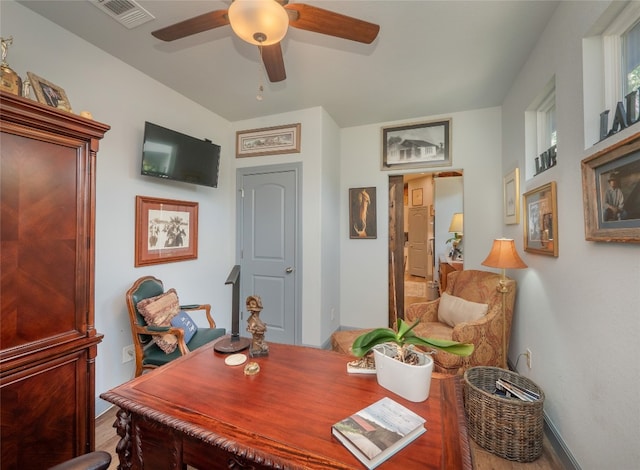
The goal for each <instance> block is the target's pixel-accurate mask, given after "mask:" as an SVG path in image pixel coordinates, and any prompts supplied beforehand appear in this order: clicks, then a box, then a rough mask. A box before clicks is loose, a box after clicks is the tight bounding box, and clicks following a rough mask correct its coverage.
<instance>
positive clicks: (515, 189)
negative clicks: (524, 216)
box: [503, 168, 520, 225]
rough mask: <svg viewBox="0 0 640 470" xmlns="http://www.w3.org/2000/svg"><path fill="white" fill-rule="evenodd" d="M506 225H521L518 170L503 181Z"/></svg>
mask: <svg viewBox="0 0 640 470" xmlns="http://www.w3.org/2000/svg"><path fill="white" fill-rule="evenodd" d="M503 193H504V204H503V206H504V209H503V210H504V217H503V218H504V223H505V224H506V225H513V224H519V223H520V170H519V169H518V168H516V169H515V170H513V171H512V172H510V173H509V174H507V175H506V176H505V177H504V179H503Z"/></svg>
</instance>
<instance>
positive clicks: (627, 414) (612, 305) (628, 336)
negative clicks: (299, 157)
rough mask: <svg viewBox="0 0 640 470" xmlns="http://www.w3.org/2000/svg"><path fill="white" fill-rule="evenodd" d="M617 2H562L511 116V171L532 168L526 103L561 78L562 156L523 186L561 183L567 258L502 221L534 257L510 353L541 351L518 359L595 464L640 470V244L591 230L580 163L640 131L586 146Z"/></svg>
mask: <svg viewBox="0 0 640 470" xmlns="http://www.w3.org/2000/svg"><path fill="white" fill-rule="evenodd" d="M608 3H609V2H561V3H560V6H559V7H558V10H557V11H556V13H555V15H554V17H553V18H552V20H551V22H550V24H549V25H548V27H547V30H546V31H545V32H544V34H543V35H542V37H541V39H540V42H539V44H538V46H537V47H536V49H535V50H534V52H533V53H532V54H531V56H530V57H529V60H528V61H527V63H526V65H525V67H524V68H523V69H522V71H521V73H520V75H519V77H518V79H517V80H516V82H515V83H514V85H513V87H512V88H511V90H510V92H509V94H508V96H507V99H506V100H505V102H504V105H503V116H502V128H503V136H504V139H503V151H502V155H503V162H502V163H503V169H504V170H503V173H506V172H508V171H510V170H512V169H513V168H515V167H516V166H517V167H519V168H521V169H522V168H524V167H525V161H524V147H525V137H524V129H525V125H524V115H525V109H526V108H527V106H528V105H529V104H530V103H531V102H532V101H533V99H534V98H535V97H536V96H537V94H538V93H539V92H540V91H541V90H542V88H543V87H544V86H545V85H546V84H547V83H548V81H549V80H550V79H551V77H553V76H554V75H555V77H556V111H557V129H558V164H557V166H556V167H554V168H552V169H550V170H547V171H545V172H544V173H542V174H540V175H538V176H536V177H533V178H532V179H531V180H530V181H524V177H523V181H521V192H525V191H527V190H530V189H533V188H535V187H538V186H541V185H543V184H545V183H547V182H549V181H556V182H557V185H558V229H559V230H558V232H559V256H558V258H553V257H547V256H541V255H536V254H529V253H524V252H523V251H522V225H521V224H518V225H509V226H504V229H505V234H506V235H508V236H510V237H512V238H515V239H516V242H517V244H518V247H519V251H520V254H521V256H522V258H523V259H524V261H525V262H526V263H527V264H528V265H529V268H528V269H525V270H518V271H511V272H509V273H508V274H509V275H510V276H512V277H515V278H517V280H518V283H519V284H518V296H517V305H516V313H515V318H514V331H513V335H512V338H511V339H512V343H511V348H510V352H511V353H510V359H511V361H512V362H515V360H516V358H517V355H518V354H519V353H521V352H523V351H524V350H525V348H530V349H531V350H532V352H533V368H532V369H531V370H530V371H529V370H528V369H527V367H526V366H524V365H523V361H520V366H519V367H518V370H519V371H520V372H521V373H523V374H525V375H528V376H529V377H531V379H532V380H534V381H535V382H536V383H537V384H538V385H539V386H540V387H541V388H542V389H543V390H544V392H545V394H546V401H545V413H546V414H547V416H548V418H549V420H550V421H551V422H552V424H553V426H554V427H555V428H557V431H558V433H559V435H560V436H561V438H562V440H563V441H564V443H565V444H566V445H567V447H568V448H569V449H570V451H571V453H572V454H573V456H574V457H575V459H576V461H577V463H578V464H579V465H580V466H581V467H582V468H585V469H591V468H594V469H595V468H620V469H629V468H637V465H638V461H639V460H640V447H639V446H638V444H637V435H638V430H640V401H639V400H638V397H637V392H638V390H639V389H640V366H639V365H638V361H637V357H638V355H640V342H639V341H638V336H639V333H640V307H639V306H640V252H639V251H638V246H637V245H630V244H621V243H612V244H607V243H595V242H588V241H585V238H584V222H583V220H584V219H583V205H582V189H581V171H580V161H581V160H582V159H583V158H585V157H587V156H589V155H591V154H592V153H594V152H596V151H597V150H599V149H601V148H605V147H606V146H609V145H611V144H613V143H614V142H617V141H619V140H620V139H622V138H624V137H626V136H629V135H631V132H630V131H631V130H633V131H635V132H638V131H639V130H640V127H639V125H638V124H636V125H635V126H634V127H635V129H633V128H632V129H628V130H627V131H625V132H623V133H621V134H620V135H618V136H614V137H611V138H609V139H607V141H605V142H603V143H602V144H599V145H597V146H594V147H592V148H586V149H585V146H584V142H585V141H587V142H594V139H593V137H591V138H588V139H586V140H585V134H591V135H592V136H593V135H594V134H595V135H597V130H598V128H597V127H596V128H595V129H585V128H584V127H583V123H584V122H590V123H592V124H593V125H595V126H597V125H598V124H597V123H598V121H597V119H592V117H595V116H591V117H587V116H583V109H584V108H583V93H584V94H585V101H589V100H594V99H595V100H598V99H599V97H598V96H597V91H596V92H595V93H594V90H588V91H587V90H583V87H582V84H583V76H582V70H583V65H584V64H583V63H582V60H581V59H582V39H583V38H584V37H585V36H586V35H587V31H589V29H590V28H591V27H592V26H593V25H594V23H595V22H596V20H597V19H598V18H599V17H600V15H601V14H602V13H603V12H604V11H605V8H606V7H607V5H608ZM588 78H589V80H590V81H593V78H594V77H588ZM596 81H597V80H596ZM589 107H590V109H596V110H597V113H599V112H601V111H604V109H601V107H598V106H597V105H592V106H589ZM521 174H522V171H521ZM466 176H467V174H466V173H465V179H466ZM465 182H466V181H465ZM465 189H466V188H465ZM467 194H468V193H467ZM465 215H466V214H465ZM465 235H466V233H465ZM465 238H466V237H465Z"/></svg>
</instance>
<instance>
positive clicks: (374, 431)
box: [331, 397, 426, 469]
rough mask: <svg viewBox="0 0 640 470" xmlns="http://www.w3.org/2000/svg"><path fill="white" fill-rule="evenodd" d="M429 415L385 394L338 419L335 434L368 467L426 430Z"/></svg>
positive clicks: (334, 426)
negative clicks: (411, 408) (423, 415)
mask: <svg viewBox="0 0 640 470" xmlns="http://www.w3.org/2000/svg"><path fill="white" fill-rule="evenodd" d="M424 423H425V419H424V418H422V417H421V416H418V415H417V414H416V413H414V412H413V411H411V410H409V409H407V408H405V407H404V406H402V405H401V404H399V403H397V402H395V401H394V400H392V399H391V398H388V397H385V398H382V399H381V400H379V401H377V402H375V403H373V404H372V405H370V406H368V407H366V408H364V409H362V410H360V411H358V412H357V413H355V414H353V415H351V416H349V417H347V418H345V419H343V420H342V421H339V422H337V423H335V424H334V425H333V426H332V427H331V432H332V433H333V435H334V436H335V437H336V438H337V439H338V440H339V441H340V442H341V443H342V444H343V445H344V446H345V447H346V448H347V449H348V450H349V451H350V452H351V453H352V454H353V455H355V456H356V457H357V458H358V460H360V461H361V462H362V463H363V464H364V465H365V466H366V467H367V468H368V469H373V468H376V467H377V466H378V465H380V464H381V463H382V462H384V461H385V460H387V459H389V458H390V457H391V456H392V455H393V454H395V453H396V452H398V451H399V450H400V449H402V448H404V447H406V446H407V445H408V444H409V443H411V442H412V441H414V440H415V439H417V438H418V437H419V436H420V435H421V434H423V433H424V432H426V428H425V427H424Z"/></svg>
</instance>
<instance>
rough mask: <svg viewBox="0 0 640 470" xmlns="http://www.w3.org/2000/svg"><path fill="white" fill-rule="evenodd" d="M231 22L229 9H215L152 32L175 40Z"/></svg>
mask: <svg viewBox="0 0 640 470" xmlns="http://www.w3.org/2000/svg"><path fill="white" fill-rule="evenodd" d="M228 24H229V17H228V15H227V10H215V11H210V12H209V13H205V14H203V15H199V16H194V17H193V18H190V19H188V20H184V21H181V22H180V23H176V24H172V25H171V26H167V27H166V28H162V29H158V30H156V31H153V32H152V33H151V34H152V35H153V36H155V37H156V38H158V39H162V40H163V41H175V40H176V39H182V38H185V37H187V36H191V35H193V34H197V33H202V32H203V31H209V30H210V29H214V28H219V27H220V26H225V25H228Z"/></svg>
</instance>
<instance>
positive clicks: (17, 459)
mask: <svg viewBox="0 0 640 470" xmlns="http://www.w3.org/2000/svg"><path fill="white" fill-rule="evenodd" d="M108 130H109V126H107V125H105V124H101V123H98V122H95V121H92V120H89V119H85V118H82V117H79V116H76V115H74V114H72V113H69V112H66V111H60V110H57V109H55V108H52V107H49V106H45V105H42V104H39V103H37V102H35V101H32V100H29V99H26V98H21V97H18V96H14V95H11V94H8V93H5V92H2V91H0V154H1V157H2V158H1V167H0V173H1V184H2V186H1V187H0V197H1V202H0V206H1V213H0V231H1V235H2V245H1V248H0V249H1V251H0V254H1V258H2V261H1V266H0V268H1V270H2V271H1V284H0V289H1V290H0V295H1V306H2V316H1V317H0V330H1V334H0V411H1V415H2V418H1V427H2V429H1V434H0V446H1V447H2V455H1V460H0V462H1V465H2V468H3V470H13V469H20V470H24V469H38V470H42V469H46V468H49V467H51V466H53V465H55V464H57V463H60V462H62V461H65V460H67V459H70V458H72V457H75V456H77V455H81V454H84V453H86V452H89V451H92V450H94V447H95V430H94V424H95V423H94V421H95V416H94V415H95V410H94V408H95V383H94V380H95V379H94V376H95V358H96V354H97V349H98V343H100V341H101V340H102V335H100V334H98V333H97V332H96V330H95V327H94V232H95V228H94V226H95V183H96V154H97V151H98V142H99V141H100V139H101V138H102V137H103V136H104V134H105V132H106V131H108Z"/></svg>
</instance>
